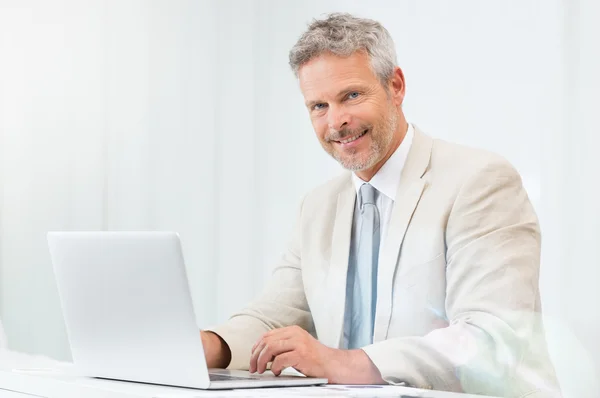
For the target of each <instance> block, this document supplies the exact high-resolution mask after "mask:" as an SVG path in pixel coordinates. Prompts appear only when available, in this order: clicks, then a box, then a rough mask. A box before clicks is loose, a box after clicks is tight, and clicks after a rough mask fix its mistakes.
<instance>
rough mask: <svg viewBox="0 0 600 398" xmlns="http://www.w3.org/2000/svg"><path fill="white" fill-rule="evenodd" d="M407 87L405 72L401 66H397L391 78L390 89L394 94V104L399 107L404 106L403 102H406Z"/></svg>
mask: <svg viewBox="0 0 600 398" xmlns="http://www.w3.org/2000/svg"><path fill="white" fill-rule="evenodd" d="M405 89H406V86H405V83H404V73H403V72H402V69H400V67H398V66H396V67H395V68H394V73H393V74H392V78H391V79H390V83H389V90H390V93H391V94H392V100H393V101H394V104H395V105H396V106H398V107H400V106H402V103H403V102H404V93H405Z"/></svg>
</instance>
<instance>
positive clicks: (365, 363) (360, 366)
mask: <svg viewBox="0 0 600 398" xmlns="http://www.w3.org/2000/svg"><path fill="white" fill-rule="evenodd" d="M332 350H333V351H335V352H334V353H332V356H331V358H333V359H334V360H333V361H332V365H333V366H332V368H331V369H332V372H330V373H331V375H330V376H329V378H330V380H329V382H330V383H332V384H386V382H385V380H383V379H382V377H381V373H380V372H379V369H377V367H376V366H375V364H374V363H373V361H371V358H369V356H368V355H367V354H366V353H365V352H364V351H363V350H361V349H356V350H336V349H332Z"/></svg>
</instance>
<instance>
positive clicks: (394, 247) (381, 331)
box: [373, 126, 433, 342]
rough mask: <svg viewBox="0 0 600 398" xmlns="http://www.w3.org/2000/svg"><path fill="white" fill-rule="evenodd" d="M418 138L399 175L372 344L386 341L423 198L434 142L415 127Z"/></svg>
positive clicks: (382, 260)
mask: <svg viewBox="0 0 600 398" xmlns="http://www.w3.org/2000/svg"><path fill="white" fill-rule="evenodd" d="M414 128H415V135H414V138H413V142H412V145H411V148H410V150H409V152H408V158H407V159H406V163H405V165H404V169H403V170H402V175H401V176H400V179H401V180H400V184H399V186H398V192H397V194H396V200H395V203H394V209H393V210H392V216H391V219H390V224H389V226H388V232H387V236H386V238H385V241H384V242H383V247H382V252H381V255H380V257H379V272H378V275H377V309H376V313H375V330H374V333H373V342H377V341H382V340H385V339H386V338H387V334H388V328H389V324H390V319H391V316H392V305H393V303H392V296H393V282H394V275H395V272H396V266H397V264H398V255H399V254H400V248H401V246H402V241H403V240H404V235H405V233H406V229H407V228H408V225H409V224H410V220H411V218H412V215H413V213H414V211H415V209H416V207H417V204H418V203H419V200H420V199H421V195H422V193H423V190H424V188H425V185H426V183H425V181H424V180H423V179H422V177H423V174H425V171H426V170H427V167H428V165H429V159H430V157H431V148H432V145H433V140H432V139H431V138H430V137H428V136H426V135H425V134H423V133H422V132H421V131H420V130H419V129H418V128H417V127H416V126H414Z"/></svg>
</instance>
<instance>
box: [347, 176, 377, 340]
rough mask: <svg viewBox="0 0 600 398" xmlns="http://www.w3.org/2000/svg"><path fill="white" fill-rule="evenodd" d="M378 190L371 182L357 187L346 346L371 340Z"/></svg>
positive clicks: (374, 298) (375, 289) (375, 267)
mask: <svg viewBox="0 0 600 398" xmlns="http://www.w3.org/2000/svg"><path fill="white" fill-rule="evenodd" d="M376 194H377V191H376V190H375V188H373V186H372V185H370V184H363V185H362V186H361V187H360V191H359V195H360V202H359V203H361V207H360V215H359V217H360V220H359V233H358V236H357V237H356V238H357V239H354V242H353V244H354V245H357V246H356V247H354V248H353V249H354V250H353V251H352V253H353V254H354V255H352V256H351V257H350V264H348V265H349V276H351V277H352V276H353V279H354V280H353V281H352V282H350V285H348V289H352V291H351V292H350V291H349V292H347V296H348V298H349V299H350V300H348V301H349V302H348V304H349V305H350V306H351V307H350V308H349V310H350V311H351V318H350V319H351V320H350V333H349V338H348V348H349V349H353V348H360V347H364V346H366V345H369V344H372V343H373V329H374V325H375V305H376V303H377V263H378V259H379V240H380V233H379V211H378V210H377V206H376V205H375V199H376Z"/></svg>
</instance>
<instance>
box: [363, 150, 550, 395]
mask: <svg viewBox="0 0 600 398" xmlns="http://www.w3.org/2000/svg"><path fill="white" fill-rule="evenodd" d="M540 239H541V238H540V230H539V224H538V220H537V217H536V215H535V212H534V210H533V207H532V205H531V203H530V201H529V199H528V197H527V194H526V192H525V189H524V188H523V185H522V182H521V178H520V176H519V174H518V173H517V171H516V170H515V169H514V168H513V167H512V166H511V165H510V164H509V163H508V162H507V161H505V160H504V159H500V158H498V159H494V160H492V161H487V162H486V164H485V165H482V166H480V167H478V168H477V169H476V170H475V171H474V173H472V174H471V176H470V177H469V178H467V179H466V180H465V182H464V184H463V185H462V186H461V187H460V188H459V191H458V194H457V197H456V199H455V202H454V204H453V205H452V208H451V210H450V214H449V216H448V221H447V226H446V248H447V250H446V267H447V268H446V303H445V305H446V315H447V318H448V319H447V321H448V325H449V326H448V327H445V328H440V329H436V330H434V331H432V332H430V333H429V334H427V335H425V336H419V337H400V338H392V339H389V340H386V341H382V342H378V343H375V344H372V345H369V346H367V347H364V348H363V349H364V351H365V352H366V353H367V355H368V356H369V357H370V358H371V360H372V361H373V363H374V364H375V365H376V366H377V368H378V369H379V370H380V372H381V374H382V377H383V379H384V380H386V381H387V382H389V383H392V384H394V383H408V384H409V385H413V386H417V387H421V388H433V389H440V390H448V391H458V392H460V391H464V392H469V393H483V394H491V395H500V396H513V394H514V393H516V391H523V389H528V388H529V386H524V385H521V384H520V383H521V380H520V377H522V376H524V377H526V378H527V377H528V375H517V374H516V369H517V368H518V367H519V364H520V363H521V362H522V359H523V357H524V355H525V353H526V352H529V351H530V350H531V346H530V345H531V344H532V342H533V341H534V340H535V339H536V338H538V337H540V336H536V334H537V333H538V331H539V330H541V327H540V320H539V315H540V314H539V313H538V312H539V291H538V279H539V265H540V247H541V242H540ZM407 321H410V320H407ZM542 340H543V336H542ZM543 357H545V356H543ZM529 376H530V378H532V379H533V378H535V377H537V376H535V370H534V372H533V373H532V374H531V375H529ZM529 382H531V383H532V384H536V380H529ZM529 382H528V383H527V384H529ZM540 383H543V381H541V382H539V383H538V384H540ZM519 395H520V393H519Z"/></svg>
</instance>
